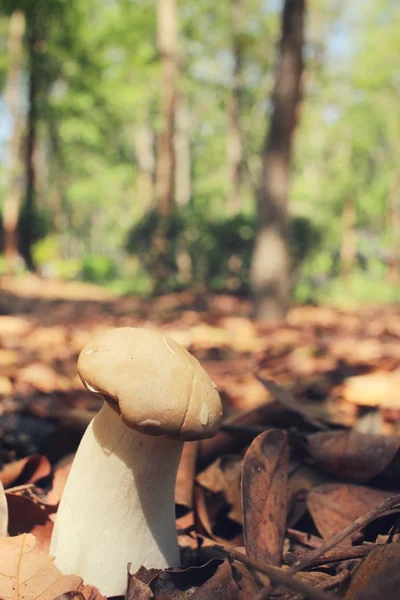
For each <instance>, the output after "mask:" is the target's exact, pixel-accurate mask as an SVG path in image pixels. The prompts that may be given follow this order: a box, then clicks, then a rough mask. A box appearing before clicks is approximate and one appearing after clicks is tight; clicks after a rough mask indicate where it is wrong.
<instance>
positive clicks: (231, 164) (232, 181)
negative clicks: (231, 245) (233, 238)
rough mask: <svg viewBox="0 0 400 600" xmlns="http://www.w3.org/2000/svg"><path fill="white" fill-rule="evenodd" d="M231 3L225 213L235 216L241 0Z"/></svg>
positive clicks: (238, 167) (240, 166)
mask: <svg viewBox="0 0 400 600" xmlns="http://www.w3.org/2000/svg"><path fill="white" fill-rule="evenodd" d="M231 2H232V53H233V84H232V96H231V101H230V106H229V127H228V148H227V150H228V168H229V175H228V177H229V179H228V181H229V186H230V189H229V193H228V199H227V212H228V214H230V215H234V214H237V213H238V212H239V211H240V209H241V197H240V188H241V183H242V177H243V133H242V129H241V125H240V109H241V103H242V87H243V73H242V64H243V47H242V46H243V45H242V28H243V22H244V0H231Z"/></svg>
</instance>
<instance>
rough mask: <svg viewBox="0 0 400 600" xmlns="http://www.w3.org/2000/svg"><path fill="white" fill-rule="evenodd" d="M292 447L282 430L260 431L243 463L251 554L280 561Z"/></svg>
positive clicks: (246, 536)
mask: <svg viewBox="0 0 400 600" xmlns="http://www.w3.org/2000/svg"><path fill="white" fill-rule="evenodd" d="M288 467H289V448H288V442H287V435H286V433H285V432H283V431H280V430H277V429H275V430H271V431H266V432H264V433H261V434H260V435H259V436H257V437H256V439H255V440H254V441H253V442H252V444H251V446H250V448H249V449H248V451H247V452H246V455H245V458H244V464H243V478H242V499H243V500H242V504H243V529H244V530H243V534H244V541H245V547H246V554H247V556H248V558H249V559H250V560H252V561H254V562H256V563H259V564H262V565H265V564H269V565H280V564H281V560H282V549H283V542H284V538H285V529H286V518H287V478H288Z"/></svg>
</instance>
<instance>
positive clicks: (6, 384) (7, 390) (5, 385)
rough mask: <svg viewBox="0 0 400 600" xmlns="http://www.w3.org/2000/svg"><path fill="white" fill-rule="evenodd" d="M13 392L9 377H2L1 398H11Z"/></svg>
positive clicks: (0, 381) (0, 377) (0, 376)
mask: <svg viewBox="0 0 400 600" xmlns="http://www.w3.org/2000/svg"><path fill="white" fill-rule="evenodd" d="M12 391H13V385H12V383H11V381H10V380H9V378H8V377H4V376H3V375H0V396H10V394H12Z"/></svg>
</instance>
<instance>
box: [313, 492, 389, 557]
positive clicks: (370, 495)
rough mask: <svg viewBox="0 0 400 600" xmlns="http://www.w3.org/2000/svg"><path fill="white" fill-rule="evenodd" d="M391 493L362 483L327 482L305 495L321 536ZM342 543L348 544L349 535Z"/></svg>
mask: <svg viewBox="0 0 400 600" xmlns="http://www.w3.org/2000/svg"><path fill="white" fill-rule="evenodd" d="M390 495H394V494H390V493H389V492H385V491H382V490H375V489H372V488H368V487H365V486H361V485H352V484H344V483H343V484H342V483H330V484H327V485H321V486H318V487H316V488H314V489H313V490H312V491H311V492H310V493H309V495H308V498H307V507H308V510H309V512H310V514H311V517H312V519H313V521H314V523H315V526H316V527H317V529H318V531H319V532H320V534H321V535H322V537H323V538H324V539H328V538H330V537H331V536H333V535H335V534H336V533H339V532H340V531H342V529H344V528H345V527H347V526H348V525H350V524H351V523H353V522H354V521H355V520H356V519H358V518H359V517H361V516H362V515H364V514H366V513H367V512H369V511H370V510H372V509H374V508H376V507H377V506H379V505H380V504H382V502H384V501H385V500H386V499H387V498H388V496H390ZM342 543H344V544H347V545H349V544H350V545H351V539H350V538H346V539H345V540H344V541H343V542H342Z"/></svg>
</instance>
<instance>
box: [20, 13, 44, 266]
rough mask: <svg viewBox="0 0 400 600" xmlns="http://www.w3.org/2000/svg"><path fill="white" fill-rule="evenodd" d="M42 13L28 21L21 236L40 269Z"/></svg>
mask: <svg viewBox="0 0 400 600" xmlns="http://www.w3.org/2000/svg"><path fill="white" fill-rule="evenodd" d="M39 20H40V19H39V14H38V13H37V11H36V10H35V8H34V9H33V10H32V11H31V14H30V22H28V36H27V49H28V57H29V86H28V103H29V108H28V119H27V141H26V159H25V160H26V167H25V170H26V195H25V206H24V211H25V219H26V224H27V225H26V227H25V230H24V235H23V236H22V239H21V252H22V256H23V257H24V260H25V264H26V266H27V268H28V269H29V270H30V271H35V270H36V265H35V262H34V260H33V256H32V244H33V241H34V235H33V234H34V232H33V228H32V226H31V224H32V223H33V222H34V216H35V196H36V165H35V150H36V142H37V121H38V106H37V103H38V92H39V61H40V56H39V46H40V44H41V43H42V40H41V36H40V25H39Z"/></svg>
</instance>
